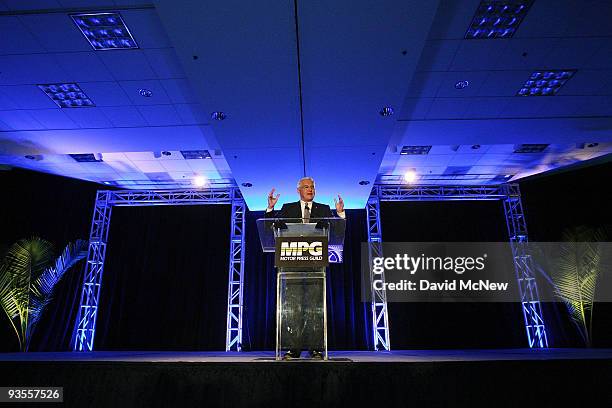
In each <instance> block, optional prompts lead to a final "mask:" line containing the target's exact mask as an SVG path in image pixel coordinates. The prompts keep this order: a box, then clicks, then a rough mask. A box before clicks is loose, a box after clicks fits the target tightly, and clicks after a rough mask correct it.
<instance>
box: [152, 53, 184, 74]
mask: <svg viewBox="0 0 612 408" xmlns="http://www.w3.org/2000/svg"><path fill="white" fill-rule="evenodd" d="M144 54H145V56H146V58H147V61H149V65H151V67H152V68H153V71H155V74H157V76H158V78H160V79H161V78H184V77H185V73H184V72H183V68H182V67H181V64H180V63H179V59H178V57H177V55H176V51H174V48H155V49H145V50H144Z"/></svg>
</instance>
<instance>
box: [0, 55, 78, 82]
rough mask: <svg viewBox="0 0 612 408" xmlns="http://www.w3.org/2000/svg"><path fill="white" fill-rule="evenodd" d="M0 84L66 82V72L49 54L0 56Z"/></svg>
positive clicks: (67, 78)
mask: <svg viewBox="0 0 612 408" xmlns="http://www.w3.org/2000/svg"><path fill="white" fill-rule="evenodd" d="M0 67H2V75H0V84H6V85H19V84H48V83H57V82H66V81H68V80H69V76H68V74H66V72H64V70H63V69H62V68H61V67H60V65H59V64H58V61H57V60H56V59H55V57H54V56H53V55H51V54H24V55H5V56H0Z"/></svg>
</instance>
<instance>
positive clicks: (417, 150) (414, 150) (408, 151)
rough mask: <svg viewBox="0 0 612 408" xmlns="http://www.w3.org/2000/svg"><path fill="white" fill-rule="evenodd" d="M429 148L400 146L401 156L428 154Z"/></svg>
mask: <svg viewBox="0 0 612 408" xmlns="http://www.w3.org/2000/svg"><path fill="white" fill-rule="evenodd" d="M430 150H431V146H402V150H401V151H400V154H401V155H413V154H429V151H430Z"/></svg>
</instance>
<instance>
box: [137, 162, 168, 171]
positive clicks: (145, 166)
mask: <svg viewBox="0 0 612 408" xmlns="http://www.w3.org/2000/svg"><path fill="white" fill-rule="evenodd" d="M132 163H133V164H134V165H135V166H136V168H137V169H138V170H140V171H142V172H144V173H161V172H164V171H165V169H164V167H163V166H162V165H161V163H160V162H159V161H158V160H132Z"/></svg>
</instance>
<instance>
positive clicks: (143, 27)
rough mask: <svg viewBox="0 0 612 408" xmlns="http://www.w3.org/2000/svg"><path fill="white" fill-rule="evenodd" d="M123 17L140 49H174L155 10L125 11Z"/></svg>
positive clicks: (122, 13)
mask: <svg viewBox="0 0 612 408" xmlns="http://www.w3.org/2000/svg"><path fill="white" fill-rule="evenodd" d="M121 16H122V17H123V20H124V21H125V24H126V25H127V26H128V28H129V30H130V31H131V32H132V35H133V36H134V38H135V39H136V42H137V43H138V46H139V47H140V48H169V47H172V43H171V42H170V39H169V38H168V35H167V34H166V30H164V28H163V26H162V24H161V21H160V20H159V16H158V15H157V12H156V11H155V10H152V9H141V10H123V11H122V12H121Z"/></svg>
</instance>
